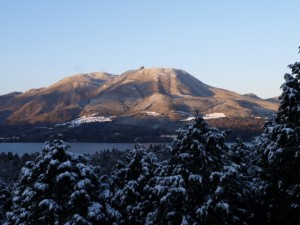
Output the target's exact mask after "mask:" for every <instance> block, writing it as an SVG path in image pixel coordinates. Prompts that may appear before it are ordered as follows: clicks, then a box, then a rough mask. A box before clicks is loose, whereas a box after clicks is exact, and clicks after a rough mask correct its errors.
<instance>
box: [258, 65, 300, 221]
mask: <svg viewBox="0 0 300 225" xmlns="http://www.w3.org/2000/svg"><path fill="white" fill-rule="evenodd" d="M289 67H290V69H291V70H292V73H291V74H285V76H284V78H285V83H284V84H283V85H282V86H281V88H282V94H281V96H280V107H279V110H278V112H277V113H276V114H275V115H274V116H273V117H272V118H270V119H269V121H267V122H266V124H265V130H264V132H263V134H262V135H261V136H260V137H259V138H258V139H257V140H256V143H255V146H254V150H255V153H256V155H255V156H256V157H255V158H254V164H255V166H256V168H255V169H256V170H255V174H254V182H255V185H254V187H255V188H254V194H255V199H256V208H257V209H259V210H258V211H257V213H256V215H257V224H272V225H276V224H278V225H280V224H285V225H292V224H300V194H299V193H300V166H299V165H300V63H295V64H293V65H290V66H289Z"/></svg>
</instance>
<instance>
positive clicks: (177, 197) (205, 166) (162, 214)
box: [146, 115, 245, 225]
mask: <svg viewBox="0 0 300 225" xmlns="http://www.w3.org/2000/svg"><path fill="white" fill-rule="evenodd" d="M226 135H227V132H226V131H225V132H221V131H219V130H218V129H217V128H213V127H210V126H209V125H208V124H207V123H206V122H205V121H204V120H203V118H201V117H200V116H199V115H197V116H196V119H195V121H194V122H193V124H191V125H190V126H189V127H188V129H187V130H180V131H179V132H178V136H177V138H176V139H175V141H174V143H173V146H172V150H171V152H172V156H171V158H170V159H169V160H168V162H167V163H165V164H163V165H161V166H160V167H159V168H158V170H157V173H156V185H155V187H154V191H155V193H154V195H155V196H156V197H157V199H156V202H154V205H155V207H156V209H155V210H154V211H153V212H151V213H149V214H148V216H147V220H146V224H148V225H150V224H174V225H175V224H182V225H183V224H204V225H206V224H207V225H208V224H209V225H214V224H244V221H243V218H242V217H239V216H240V215H241V214H243V213H245V210H244V209H243V208H241V207H240V206H242V204H240V203H239V200H241V199H242V198H243V195H244V193H243V187H242V185H241V186H239V185H240V184H239V183H238V182H237V180H236V178H237V174H238V171H237V169H236V168H234V167H232V166H231V165H230V164H228V163H227V159H226V158H227V153H228V147H227V146H226V145H225V138H226ZM237 211H238V212H239V214H236V212H237Z"/></svg>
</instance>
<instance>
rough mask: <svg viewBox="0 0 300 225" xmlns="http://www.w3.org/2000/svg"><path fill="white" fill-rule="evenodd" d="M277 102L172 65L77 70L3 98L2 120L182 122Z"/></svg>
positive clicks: (252, 111)
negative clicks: (212, 83) (117, 70)
mask: <svg viewBox="0 0 300 225" xmlns="http://www.w3.org/2000/svg"><path fill="white" fill-rule="evenodd" d="M277 108H278V101H276V100H274V101H273V100H263V99H260V98H259V97H257V96H256V95H254V94H247V95H240V94H238V93H235V92H232V91H228V90H224V89H220V88H216V87H212V86H209V85H207V84H204V83H203V82H201V81H200V80H198V79H196V78H195V77H193V76H192V75H190V74H188V73H187V72H185V71H183V70H179V69H172V68H149V69H146V68H141V69H138V70H130V71H127V72H125V73H123V74H121V75H111V74H107V73H90V74H79V75H74V76H71V77H67V78H65V79H63V80H61V81H59V82H57V83H55V84H53V85H51V86H49V87H46V88H40V89H32V90H29V91H27V92H24V93H18V92H16V93H11V94H8V95H2V96H0V123H1V124H20V123H21V124H37V123H39V124H40V123H47V124H55V123H65V122H68V121H71V120H74V119H77V118H80V117H84V116H90V115H93V116H94V117H95V116H99V117H100V116H101V117H107V116H110V117H114V118H117V117H122V116H126V117H138V118H142V117H153V116H157V117H163V118H166V119H168V120H177V121H178V120H183V119H185V118H187V117H189V116H190V115H192V114H193V113H194V112H195V111H196V110H197V111H198V112H199V113H201V114H203V115H205V114H212V113H222V115H224V116H226V117H229V116H237V117H245V116H251V115H253V116H262V117H264V116H267V115H270V114H272V113H273V112H275V111H276V110H277Z"/></svg>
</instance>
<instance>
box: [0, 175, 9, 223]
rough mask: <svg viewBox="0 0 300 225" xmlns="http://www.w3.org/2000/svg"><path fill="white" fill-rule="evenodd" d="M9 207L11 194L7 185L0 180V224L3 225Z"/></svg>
mask: <svg viewBox="0 0 300 225" xmlns="http://www.w3.org/2000/svg"><path fill="white" fill-rule="evenodd" d="M10 206H11V193H10V189H9V188H8V186H7V184H5V183H3V182H2V181H1V180H0V223H1V224H3V223H4V220H5V214H6V212H7V211H8V210H9V209H10Z"/></svg>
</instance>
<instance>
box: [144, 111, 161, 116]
mask: <svg viewBox="0 0 300 225" xmlns="http://www.w3.org/2000/svg"><path fill="white" fill-rule="evenodd" d="M144 113H145V114H147V115H148V116H161V115H160V114H159V113H157V112H151V111H145V112H144Z"/></svg>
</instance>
